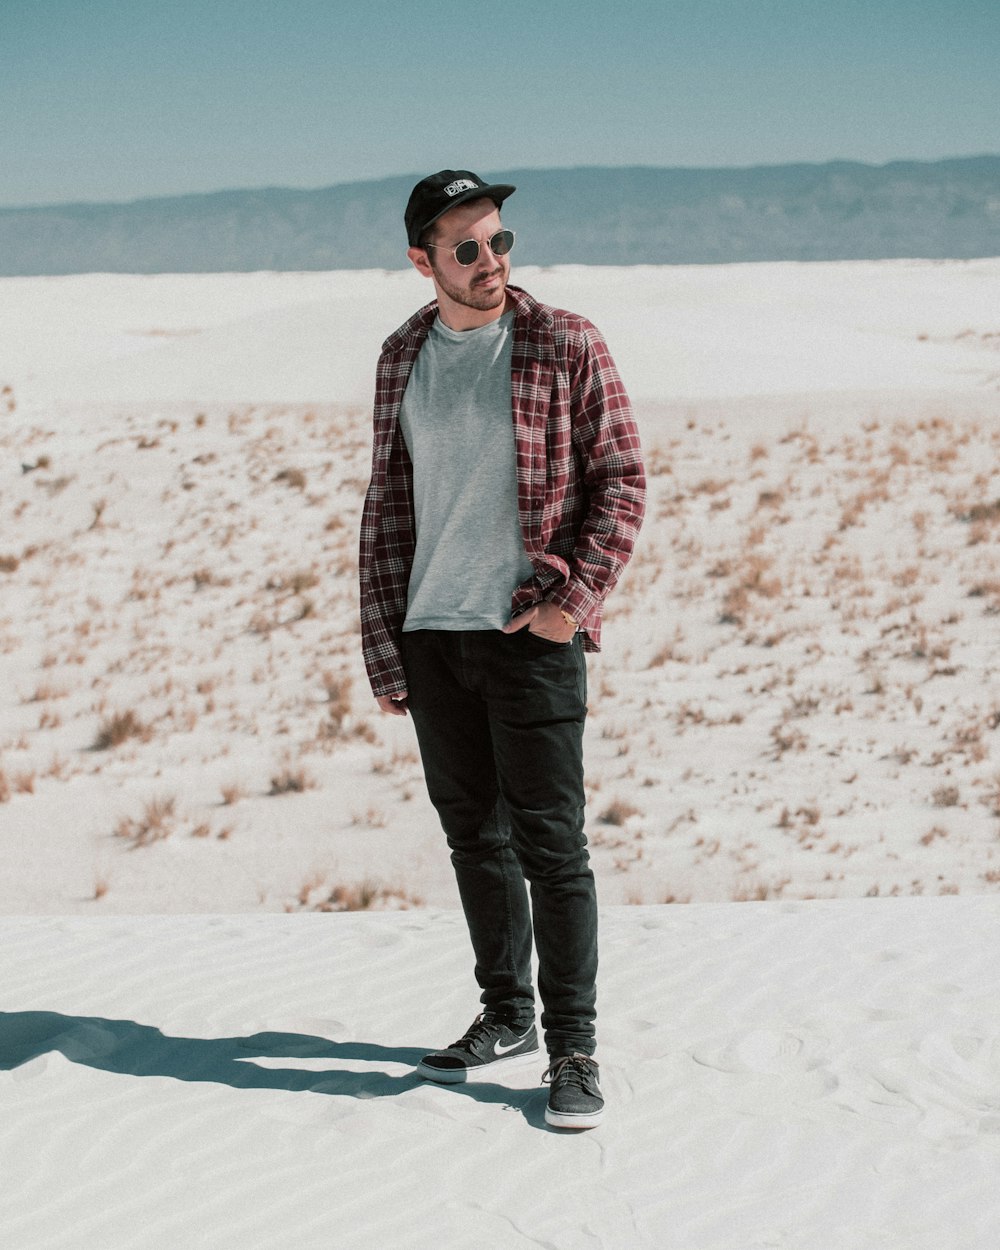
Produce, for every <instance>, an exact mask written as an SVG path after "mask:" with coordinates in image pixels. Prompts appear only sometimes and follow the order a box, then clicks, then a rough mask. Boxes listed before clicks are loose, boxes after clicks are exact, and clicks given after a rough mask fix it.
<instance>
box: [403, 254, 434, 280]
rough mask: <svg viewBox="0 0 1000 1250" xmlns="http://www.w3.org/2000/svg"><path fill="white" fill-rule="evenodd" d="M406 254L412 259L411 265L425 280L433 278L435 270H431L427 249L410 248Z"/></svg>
mask: <svg viewBox="0 0 1000 1250" xmlns="http://www.w3.org/2000/svg"><path fill="white" fill-rule="evenodd" d="M406 254H407V256H408V257H409V258H410V264H411V265H412V266H413V268H414V269H415V270H416V271H417V273H419V274H421V275H422V276H423V277H425V278H433V277H434V270H433V269H432V268H431V262H430V259H429V258H428V256H427V249H426V248H423V247H408V248H407V249H406Z"/></svg>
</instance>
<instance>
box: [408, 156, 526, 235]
mask: <svg viewBox="0 0 1000 1250" xmlns="http://www.w3.org/2000/svg"><path fill="white" fill-rule="evenodd" d="M516 190H517V188H516V187H512V186H509V185H508V184H506V183H489V182H484V181H483V179H482V178H480V177H479V175H478V174H474V173H471V172H470V171H469V170H468V169H441V170H439V171H438V172H437V173H436V174H429V175H428V176H427V177H426V178H421V180H420V181H419V182H418V183H417V185H416V186H415V187H414V188H413V190H412V191H411V192H410V198H409V200H408V201H407V204H406V212H405V213H404V214H403V220H404V221H405V223H406V237H407V240H408V241H409V244H410V247H419V245H420V236H421V235H422V234H423V232H424V231H425V230H426V229H427V227H428V226H429V225H431V224H432V223H433V222H435V221H437V219H438V218H439V217H440V216H441V215H442V214H443V213H446V212H447V211H448V209H449V208H454V207H455V205H456V204H464V203H465V202H466V201H467V200H478V199H480V198H481V197H482V196H489V198H490V199H491V200H492V201H493V203H494V204H495V205H496V206H497V208H499V207H500V205H501V204H502V203H503V202H504V200H505V199H506V198H507V196H508V195H513V193H514V192H515V191H516Z"/></svg>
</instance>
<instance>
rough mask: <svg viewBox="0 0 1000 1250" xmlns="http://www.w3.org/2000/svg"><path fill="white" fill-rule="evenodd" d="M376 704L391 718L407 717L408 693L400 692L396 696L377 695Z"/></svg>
mask: <svg viewBox="0 0 1000 1250" xmlns="http://www.w3.org/2000/svg"><path fill="white" fill-rule="evenodd" d="M375 702H376V703H377V704H378V705H379V708H380V709H381V710H382V711H383V712H388V713H389V715H390V716H405V715H406V691H405V690H400V691H398V692H397V693H396V694H380V695H376V697H375Z"/></svg>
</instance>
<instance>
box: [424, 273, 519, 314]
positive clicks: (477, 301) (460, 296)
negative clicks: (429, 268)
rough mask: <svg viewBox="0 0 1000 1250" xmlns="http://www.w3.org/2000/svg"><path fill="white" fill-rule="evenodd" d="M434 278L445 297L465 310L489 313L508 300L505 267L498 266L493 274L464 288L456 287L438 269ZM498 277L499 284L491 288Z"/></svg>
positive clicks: (483, 275)
mask: <svg viewBox="0 0 1000 1250" xmlns="http://www.w3.org/2000/svg"><path fill="white" fill-rule="evenodd" d="M434 277H435V280H436V282H437V284H438V286H439V287H440V288H441V290H442V291H443V292H444V293H445V295H447V296H448V298H449V299H450V300H454V302H455V303H456V304H461V305H462V307H463V308H474V309H475V310H476V311H477V312H489V311H490V310H491V309H493V308H498V307H499V306H500V305H501V304H502V303H503V302H504V300H505V299H506V298H507V272H506V269H505V267H504V266H503V265H498V266H497V267H496V269H494V270H493V272H492V273H487V274H480V275H479V276H478V277H477V278H474V279H473V280H472V281H471V282H470V283H469V285H468V286H464V287H462V286H456V285H454V284H453V283H451V282H450V281H449V280H448V279H447V278H445V277H444V275H443V274H442V273H441V272H440V271H439V270H437V269H435V270H434ZM497 277H499V278H500V282H499V284H498V285H497V286H495V287H492V286H489V285H488V284H489V283H491V282H492V281H493V279H494V278H497Z"/></svg>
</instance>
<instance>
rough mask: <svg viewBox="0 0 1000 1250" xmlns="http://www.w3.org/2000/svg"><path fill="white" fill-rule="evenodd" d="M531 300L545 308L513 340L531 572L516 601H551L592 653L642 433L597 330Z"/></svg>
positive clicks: (627, 515) (625, 553)
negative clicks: (568, 618)
mask: <svg viewBox="0 0 1000 1250" xmlns="http://www.w3.org/2000/svg"><path fill="white" fill-rule="evenodd" d="M531 304H532V305H534V302H533V301H531ZM534 307H535V309H539V310H543V311H544V313H545V314H546V315H545V316H544V317H541V318H540V317H538V316H536V317H535V318H534V319H533V320H531V321H529V323H528V326H527V330H526V332H525V334H524V335H523V336H522V337H521V338H520V340H518V341H516V343H515V359H514V368H513V378H514V387H513V396H514V425H515V432H516V440H517V455H518V502H519V512H520V520H521V528H522V531H523V533H524V536H525V547H526V550H527V553H528V557H529V559H530V560H531V562H532V564H533V565H534V567H535V577H534V578H533V579H532V581H531V582H530V583H527V584H525V585H523V586H521V587H518V590H517V591H516V592H515V595H514V604H513V606H514V610H515V612H516V611H520V610H523V609H524V608H526V607H528V606H530V604H531V603H533V602H537V601H538V600H539V599H547V600H549V601H550V602H551V603H554V604H555V605H556V607H558V608H562V609H563V610H565V611H566V612H568V613H569V614H570V615H571V616H572V617H573V618H574V620H576V621H577V622H578V623H579V624H580V626H581V628H582V630H583V633H584V646H585V647H586V648H587V649H588V650H591V651H596V650H599V649H600V642H601V618H602V610H603V603H604V600H605V598H606V597H607V595H608V594H609V593H610V592H611V591H612V590H613V589H614V587H615V585H616V584H617V582H618V580H619V578H620V577H621V574H622V571H623V569H624V567H625V565H626V564H627V562H628V560H629V558H630V556H631V554H632V550H633V547H634V545H635V540H636V537H637V535H638V533H639V528H640V526H641V524H642V517H643V512H644V506H645V492H646V480H645V473H644V469H643V463H642V452H641V447H640V442H639V433H638V429H637V426H636V423H635V419H634V417H633V415H632V409H631V405H630V403H629V398H628V395H627V393H626V391H625V387H624V386H623V384H622V381H621V378H620V377H619V375H618V370H617V368H616V366H615V362H614V360H613V359H612V357H611V353H610V352H609V351H608V347H607V344H606V343H605V341H604V339H603V337H602V336H601V334H600V331H598V330H597V328H596V327H595V326H594V325H592V324H591V323H590V322H589V321H587V320H586V318H583V317H579V316H576V315H575V314H573V313H567V312H564V311H562V310H559V309H545V308H544V306H540V305H534Z"/></svg>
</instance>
